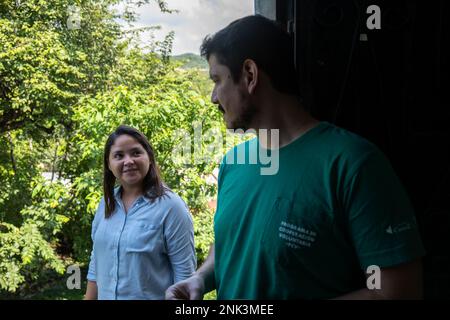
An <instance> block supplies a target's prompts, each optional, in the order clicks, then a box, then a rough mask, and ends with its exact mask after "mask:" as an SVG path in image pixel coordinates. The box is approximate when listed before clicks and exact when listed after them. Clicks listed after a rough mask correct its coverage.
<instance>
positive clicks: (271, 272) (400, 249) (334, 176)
mask: <svg viewBox="0 0 450 320" xmlns="http://www.w3.org/2000/svg"><path fill="white" fill-rule="evenodd" d="M201 52H202V55H203V56H204V57H206V58H207V59H208V63H209V67H210V76H211V79H212V80H213V81H214V90H213V92H212V97H211V99H212V102H213V103H215V104H218V107H219V109H220V110H221V111H222V112H223V116H224V119H225V122H226V125H227V127H228V128H230V129H238V128H240V129H244V130H247V129H255V130H256V131H258V130H259V129H269V130H271V131H275V130H274V129H279V147H278V148H277V146H273V145H271V144H270V140H269V139H267V138H266V137H264V136H263V135H260V136H258V138H256V139H253V140H251V141H247V142H245V144H244V146H245V150H246V152H247V156H249V155H250V154H251V153H252V152H253V153H255V152H256V153H257V152H258V150H260V148H264V149H267V150H274V149H276V148H277V151H278V153H279V154H278V156H279V170H278V171H277V173H276V174H273V175H262V174H261V171H260V170H259V169H260V167H262V164H261V163H258V164H236V163H235V162H233V161H229V160H230V159H229V158H230V157H232V156H233V154H232V153H228V154H227V155H226V156H225V158H224V160H223V162H222V164H221V167H220V173H219V191H218V202H217V210H216V215H215V218H214V232H215V244H214V245H213V246H212V247H211V252H210V254H209V256H208V258H207V259H206V261H205V263H204V264H203V265H202V266H201V267H200V268H199V269H198V270H197V272H196V273H195V274H194V275H193V276H192V277H190V278H188V279H186V280H184V281H181V282H179V283H177V284H175V285H173V286H171V287H169V288H168V290H167V291H166V298H167V299H201V298H202V297H203V295H204V294H205V293H206V292H209V291H211V290H213V289H216V290H217V298H218V299H299V298H305V299H330V298H338V299H339V298H342V299H403V298H413V299H415V298H421V297H422V275H421V272H422V271H421V262H420V258H421V257H422V256H423V255H424V249H423V246H422V243H421V240H420V237H419V234H418V230H417V226H416V223H415V218H414V213H413V209H412V207H411V204H410V202H409V200H408V197H407V195H406V193H405V191H404V189H403V187H402V185H401V183H400V181H399V180H398V178H397V177H396V175H395V173H394V172H393V170H392V168H391V166H390V164H389V162H388V160H387V159H386V158H385V157H384V155H383V154H382V153H381V152H380V151H379V150H378V149H377V148H376V147H375V146H374V145H373V144H371V143H370V142H368V141H367V140H365V139H363V138H361V137H358V136H357V135H355V134H352V133H350V132H348V131H346V130H344V129H341V128H338V127H336V126H334V125H332V124H330V123H327V122H319V121H318V120H316V119H314V118H313V117H312V116H311V115H310V114H309V113H308V112H307V111H306V110H305V109H304V108H303V107H302V105H301V103H300V102H299V98H298V97H299V92H298V83H297V80H296V73H295V68H294V64H293V61H294V59H293V46H292V40H291V38H290V37H289V36H288V34H286V33H285V32H284V31H282V30H281V29H280V28H278V27H277V26H276V24H275V23H274V22H272V21H270V20H268V19H266V18H264V17H261V16H249V17H245V18H242V19H239V20H237V21H235V22H233V23H231V24H230V25H229V26H228V27H226V28H225V29H223V30H221V31H219V32H218V33H216V34H215V35H213V36H212V37H207V38H206V39H205V40H204V42H203V44H202V47H201ZM234 150H236V148H235V149H234ZM234 150H232V151H234ZM373 266H375V267H373ZM369 267H370V268H369ZM371 268H374V269H371ZM377 268H379V269H377ZM368 270H375V272H376V270H379V271H380V274H379V275H378V276H379V277H378V279H379V283H378V284H377V283H376V282H377V281H376V279H377V275H376V274H374V279H371V278H372V271H371V272H369V273H367V271H368ZM366 278H368V280H370V281H366ZM372 280H373V282H372ZM367 283H369V284H371V285H369V286H367Z"/></svg>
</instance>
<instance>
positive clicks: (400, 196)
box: [343, 150, 425, 269]
mask: <svg viewBox="0 0 450 320" xmlns="http://www.w3.org/2000/svg"><path fill="white" fill-rule="evenodd" d="M347 182H348V183H347V184H346V186H345V188H344V201H343V206H344V211H345V215H346V217H347V222H348V230H349V231H350V237H351V239H352V241H353V245H354V248H355V250H356V253H357V255H358V258H359V261H360V265H361V267H362V268H363V269H366V268H367V267H368V266H370V265H377V266H379V267H390V266H395V265H398V264H402V263H406V262H409V261H411V260H414V259H417V258H419V257H421V256H423V255H424V254H425V250H424V248H423V244H422V241H421V238H420V234H419V231H418V227H417V223H416V219H415V216H414V210H413V207H412V204H411V202H410V200H409V198H408V195H407V194H406V191H405V189H404V188H403V186H402V184H401V182H400V180H399V179H398V177H397V176H396V174H395V172H394V170H393V168H392V167H391V165H390V163H389V161H388V160H387V159H386V157H385V156H384V155H383V154H382V153H381V152H380V151H379V150H375V151H371V152H369V153H367V154H366V155H365V156H364V157H362V158H361V160H360V161H358V162H356V163H355V165H354V170H353V171H352V172H351V174H350V175H349V177H348V179H347Z"/></svg>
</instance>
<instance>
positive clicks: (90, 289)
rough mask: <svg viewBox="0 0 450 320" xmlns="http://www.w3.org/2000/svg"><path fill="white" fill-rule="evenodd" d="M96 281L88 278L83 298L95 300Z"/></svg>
mask: <svg viewBox="0 0 450 320" xmlns="http://www.w3.org/2000/svg"><path fill="white" fill-rule="evenodd" d="M97 298H98V297H97V282H95V281H90V280H88V283H87V288H86V294H85V295H84V300H97Z"/></svg>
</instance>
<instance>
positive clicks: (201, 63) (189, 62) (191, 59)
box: [171, 53, 208, 69]
mask: <svg viewBox="0 0 450 320" xmlns="http://www.w3.org/2000/svg"><path fill="white" fill-rule="evenodd" d="M171 59H172V60H174V61H181V62H182V65H181V68H183V69H192V68H197V69H208V62H206V60H205V59H203V58H202V57H200V56H199V55H196V54H194V53H183V54H180V55H177V56H172V57H171Z"/></svg>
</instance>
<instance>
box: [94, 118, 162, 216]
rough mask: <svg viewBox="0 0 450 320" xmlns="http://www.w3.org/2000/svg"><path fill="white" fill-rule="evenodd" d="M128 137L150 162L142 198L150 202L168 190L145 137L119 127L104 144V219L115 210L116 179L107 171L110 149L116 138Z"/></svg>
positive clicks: (127, 127)
mask: <svg viewBox="0 0 450 320" xmlns="http://www.w3.org/2000/svg"><path fill="white" fill-rule="evenodd" d="M124 134H126V135H129V136H131V137H133V138H134V139H136V140H137V142H139V143H140V144H141V146H142V147H143V148H144V150H145V151H146V152H147V154H148V158H149V160H150V168H149V170H148V173H147V175H146V176H145V177H144V181H143V183H144V185H143V191H144V197H146V198H148V199H150V201H151V202H153V201H155V200H156V199H158V198H160V197H163V196H164V195H166V191H168V190H169V189H168V188H167V187H165V186H164V182H163V180H162V178H161V174H160V172H159V168H158V165H157V164H156V160H155V153H154V151H153V148H152V146H151V145H150V142H148V139H147V137H146V136H145V135H144V134H143V133H142V132H140V131H138V130H136V129H134V128H132V127H129V126H125V125H121V126H119V127H118V128H117V129H116V130H114V132H113V133H111V135H110V136H109V137H108V140H107V141H106V144H105V152H104V155H103V193H104V198H105V218H109V217H110V216H111V214H113V213H114V210H115V208H116V202H115V200H114V186H115V183H116V177H115V176H114V174H113V173H112V171H111V170H110V169H109V153H110V152H111V147H112V145H113V144H114V142H115V141H116V139H117V138H118V137H120V136H121V135H124Z"/></svg>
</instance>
